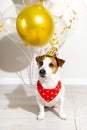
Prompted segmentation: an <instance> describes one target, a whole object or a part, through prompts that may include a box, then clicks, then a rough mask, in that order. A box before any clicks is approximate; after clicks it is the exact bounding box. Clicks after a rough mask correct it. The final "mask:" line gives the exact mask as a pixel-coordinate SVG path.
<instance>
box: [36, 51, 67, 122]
mask: <svg viewBox="0 0 87 130" xmlns="http://www.w3.org/2000/svg"><path fill="white" fill-rule="evenodd" d="M51 51H53V50H51ZM51 53H53V52H51ZM36 62H37V66H38V81H37V83H36V90H37V94H36V100H37V103H38V106H39V109H40V112H39V114H38V116H37V119H38V120H43V119H44V117H45V111H44V108H45V106H46V107H56V106H57V107H58V115H59V117H60V118H61V119H66V114H65V113H64V111H63V104H64V93H65V87H64V85H63V83H62V82H61V80H60V78H59V67H62V66H63V64H64V62H65V61H64V60H63V59H60V58H58V57H57V56H55V55H54V54H51V55H49V54H45V55H42V56H37V57H36Z"/></svg>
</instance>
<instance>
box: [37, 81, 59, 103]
mask: <svg viewBox="0 0 87 130" xmlns="http://www.w3.org/2000/svg"><path fill="white" fill-rule="evenodd" d="M60 89H61V81H59V82H58V84H57V86H56V87H55V88H53V89H45V88H44V87H43V86H42V85H41V83H40V81H39V80H38V82H37V90H38V92H39V94H40V96H41V97H42V98H43V99H44V100H45V101H47V102H50V101H51V100H53V99H54V98H55V97H56V96H57V95H58V93H59V91H60Z"/></svg>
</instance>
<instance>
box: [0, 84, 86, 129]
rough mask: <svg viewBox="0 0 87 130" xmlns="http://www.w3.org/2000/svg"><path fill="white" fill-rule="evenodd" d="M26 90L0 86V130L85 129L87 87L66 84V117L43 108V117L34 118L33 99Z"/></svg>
mask: <svg viewBox="0 0 87 130" xmlns="http://www.w3.org/2000/svg"><path fill="white" fill-rule="evenodd" d="M28 93H31V92H30V91H29V89H26V88H25V87H24V86H22V85H3V86H1V85H0V130H87V86H74V87H73V86H70V87H68V86H66V95H65V97H66V100H65V104H64V110H65V112H66V114H67V116H68V119H67V120H61V119H60V118H59V117H58V115H57V112H56V109H52V108H50V109H49V108H46V109H45V111H46V117H45V119H44V120H42V121H38V120H37V119H36V117H37V114H38V112H39V109H38V106H37V104H36V99H35V97H34V96H33V95H28Z"/></svg>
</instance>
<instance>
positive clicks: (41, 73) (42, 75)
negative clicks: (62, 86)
mask: <svg viewBox="0 0 87 130" xmlns="http://www.w3.org/2000/svg"><path fill="white" fill-rule="evenodd" d="M45 74H46V71H45V69H41V70H40V71H39V75H40V76H41V77H43V78H44V77H45Z"/></svg>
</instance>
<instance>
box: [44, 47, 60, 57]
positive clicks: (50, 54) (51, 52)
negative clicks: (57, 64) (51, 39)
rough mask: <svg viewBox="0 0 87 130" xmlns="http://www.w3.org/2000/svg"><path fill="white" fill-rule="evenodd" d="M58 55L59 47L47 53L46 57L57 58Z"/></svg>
mask: <svg viewBox="0 0 87 130" xmlns="http://www.w3.org/2000/svg"><path fill="white" fill-rule="evenodd" d="M57 55H58V48H57V47H52V48H51V49H50V50H49V51H48V52H47V53H46V56H52V57H57Z"/></svg>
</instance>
